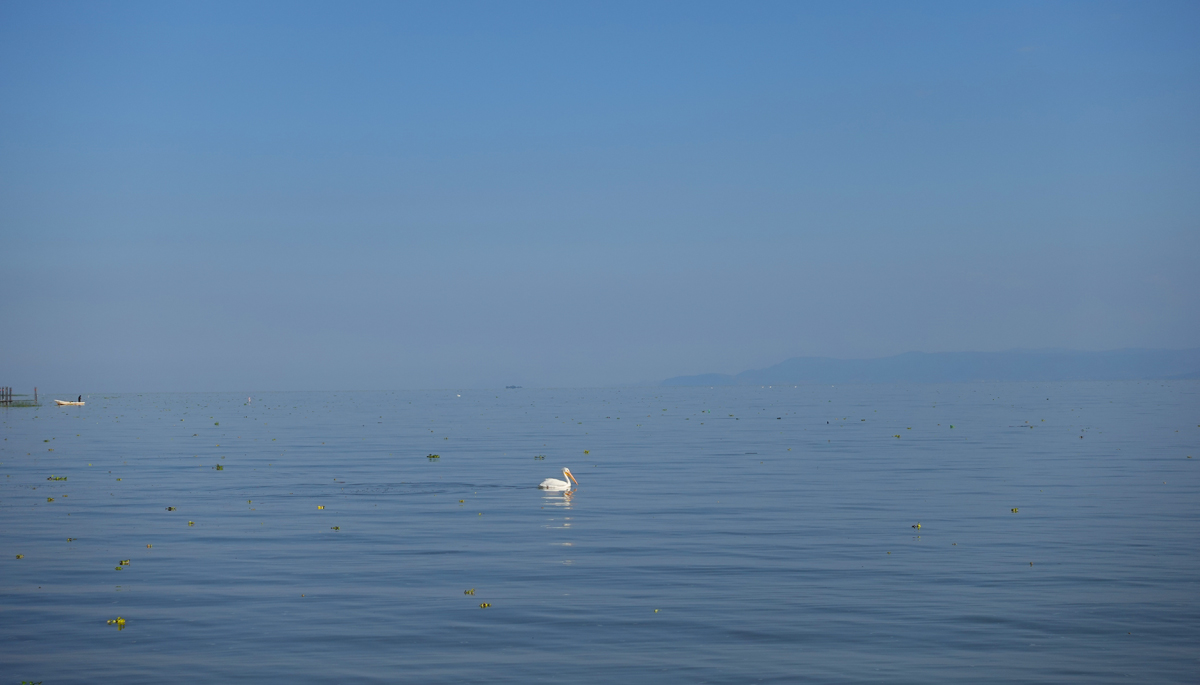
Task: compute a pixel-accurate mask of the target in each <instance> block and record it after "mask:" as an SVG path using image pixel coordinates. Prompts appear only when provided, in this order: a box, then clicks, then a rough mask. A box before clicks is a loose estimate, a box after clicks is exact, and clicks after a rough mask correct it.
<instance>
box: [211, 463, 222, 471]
mask: <svg viewBox="0 0 1200 685" xmlns="http://www.w3.org/2000/svg"><path fill="white" fill-rule="evenodd" d="M213 470H215V471H224V470H225V467H224V466H222V465H221V464H217V465H216V466H214V467H213Z"/></svg>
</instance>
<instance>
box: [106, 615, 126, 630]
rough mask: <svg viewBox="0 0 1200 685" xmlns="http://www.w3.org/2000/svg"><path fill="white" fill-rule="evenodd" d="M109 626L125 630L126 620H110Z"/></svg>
mask: <svg viewBox="0 0 1200 685" xmlns="http://www.w3.org/2000/svg"><path fill="white" fill-rule="evenodd" d="M108 625H110V626H116V627H117V630H125V619H123V618H121V617H120V616H118V617H116V618H110V619H108Z"/></svg>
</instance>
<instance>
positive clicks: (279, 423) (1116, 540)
mask: <svg viewBox="0 0 1200 685" xmlns="http://www.w3.org/2000/svg"><path fill="white" fill-rule="evenodd" d="M85 399H86V400H87V405H86V406H85V407H55V406H43V407H41V408H40V409H8V410H0V421H3V423H2V424H0V426H2V431H3V438H4V440H3V441H2V442H0V449H2V451H0V473H2V474H3V478H2V479H0V480H2V481H3V483H2V484H3V488H2V489H0V550H2V552H3V553H2V554H0V645H2V647H0V677H2V680H3V682H4V683H14V684H15V683H18V682H20V681H21V680H29V681H34V682H36V681H43V682H44V683H46V685H51V684H55V685H57V684H60V683H95V682H101V681H107V682H118V683H122V685H129V684H132V683H162V682H172V681H173V682H198V683H199V682H207V683H221V682H247V683H251V682H253V683H395V682H412V683H464V682H465V683H485V682H486V683H497V682H498V683H563V682H571V683H613V682H620V683H625V684H630V683H751V682H755V683H757V682H767V683H770V682H778V683H793V682H797V683H803V682H813V683H837V682H880V683H961V682H976V683H987V682H997V683H1000V682H1003V683H1014V682H1077V683H1141V682H1159V683H1195V682H1197V679H1198V677H1200V546H1198V541H1200V383H1197V382H1191V381H1180V382H1169V383H1060V384H971V385H920V386H917V385H913V386H872V385H848V386H837V387H831V386H801V387H790V386H789V387H778V386H776V387H771V388H759V387H753V388H745V387H739V388H715V389H710V388H645V389H643V388H631V389H601V390H595V389H585V390H532V389H517V390H500V391H480V390H461V391H429V392H394V393H391V392H389V393H382V392H381V393H367V392H363V393H332V394H309V393H271V394H255V395H253V399H252V401H250V402H249V403H247V398H246V396H245V394H244V393H243V394H241V395H233V394H143V395H138V394H123V395H112V396H102V395H91V396H89V397H86V398H85ZM896 436H898V437H896ZM430 454H438V455H440V456H439V457H438V458H437V459H430V458H428V457H427V455H430ZM538 455H544V458H538ZM1189 456H1191V457H1192V458H1190V459H1189V458H1188V457H1189ZM217 466H221V467H223V468H222V469H220V470H218V469H217V468H215V467H217ZM563 466H568V467H570V468H571V470H572V472H573V473H574V474H575V476H576V478H578V480H579V483H580V485H579V487H578V489H577V490H576V492H575V494H574V495H573V496H571V497H569V498H568V497H564V496H563V495H562V494H552V493H547V492H544V491H539V490H538V489H536V484H537V483H538V482H540V481H541V480H542V479H543V478H547V477H558V478H561V477H562V476H561V469H562V467H563ZM51 476H59V477H62V476H65V477H66V478H67V480H65V481H56V480H47V478H50V477H51ZM51 498H53V501H49V500H50V499H51ZM168 507H174V508H175V510H174V511H168V510H167V508H168ZM319 507H324V508H323V509H321V508H319ZM1014 509H1015V510H1016V511H1015V512H1014ZM918 523H919V524H920V528H919V529H917V528H913V527H912V526H915V525H917V524H918ZM68 538H74V540H73V541H70V542H69V541H68ZM151 545H152V546H151ZM16 555H23V558H21V559H17V558H16ZM126 560H127V561H128V564H121V563H119V562H122V561H126ZM118 566H119V567H120V570H118V568H117V567H118ZM470 589H474V594H464V591H466V590H470ZM484 603H486V604H490V605H491V606H490V607H486V608H483V607H481V606H480V605H481V604H484ZM117 616H120V617H122V618H123V619H125V624H124V626H123V627H119V626H114V625H109V624H108V623H107V621H108V620H110V619H115V618H116V617H117ZM118 628H120V629H118Z"/></svg>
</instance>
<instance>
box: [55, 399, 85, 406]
mask: <svg viewBox="0 0 1200 685" xmlns="http://www.w3.org/2000/svg"><path fill="white" fill-rule="evenodd" d="M54 403H55V404H57V405H58V406H60V407H61V406H63V405H64V404H69V405H72V406H75V407H82V406H83V405H84V404H85V403H84V402H71V401H70V400H54Z"/></svg>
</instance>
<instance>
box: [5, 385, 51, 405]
mask: <svg viewBox="0 0 1200 685" xmlns="http://www.w3.org/2000/svg"><path fill="white" fill-rule="evenodd" d="M17 397H29V395H14V394H13V389H12V388H10V387H8V386H4V387H0V407H40V406H42V405H41V403H40V402H38V391H37V388H34V389H33V399H32V400H28V399H24V400H18V399H16V398H17Z"/></svg>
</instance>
